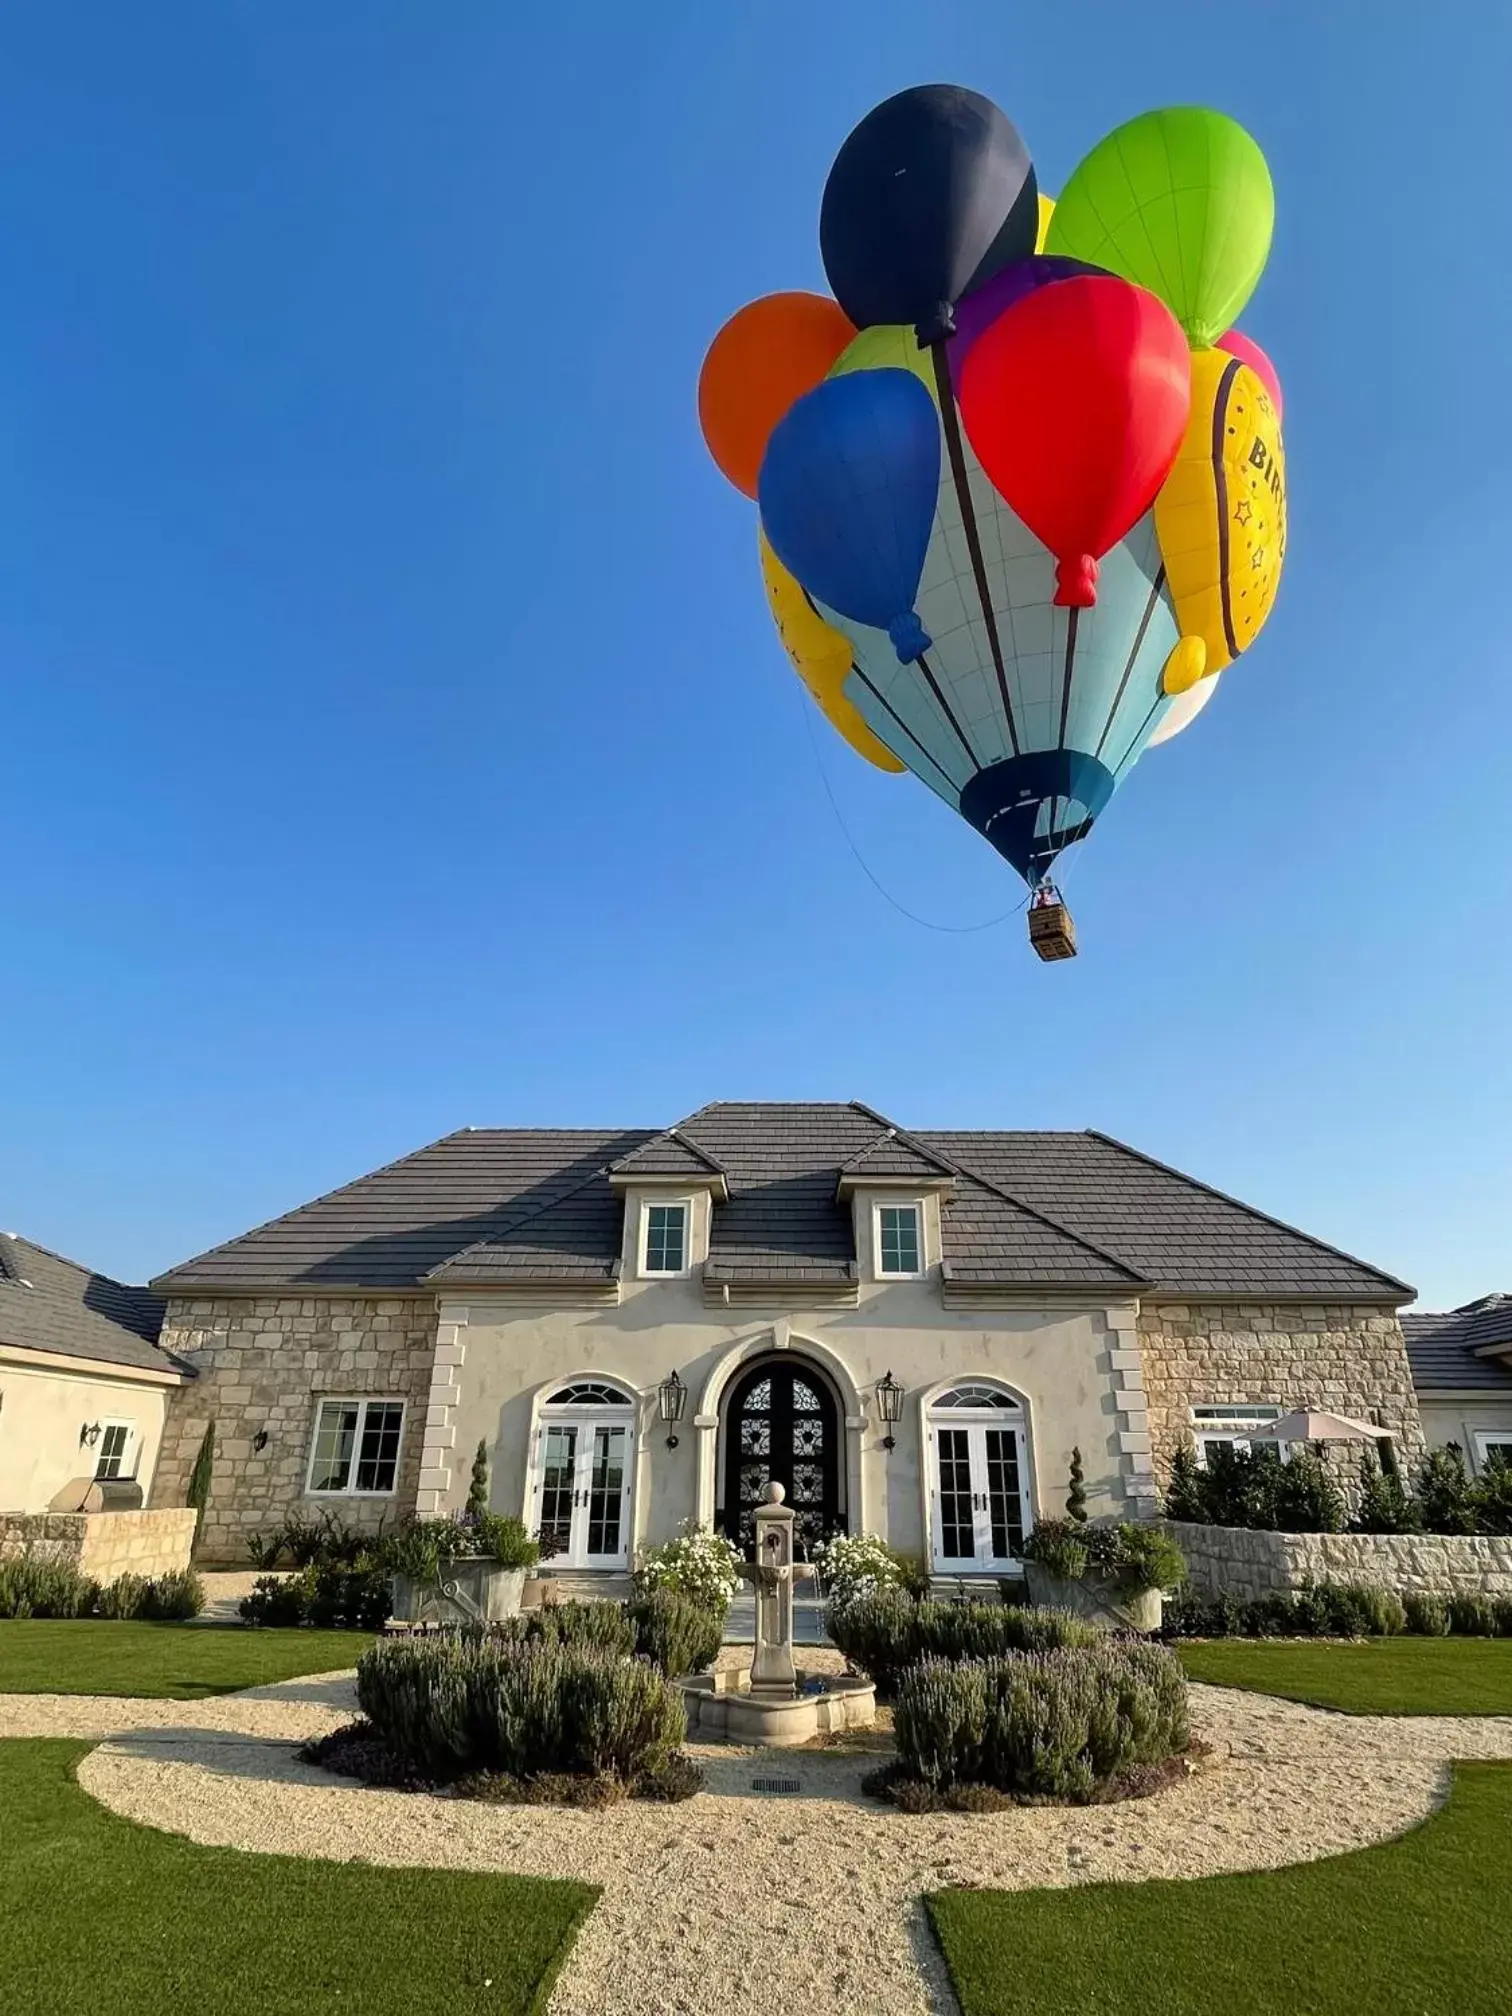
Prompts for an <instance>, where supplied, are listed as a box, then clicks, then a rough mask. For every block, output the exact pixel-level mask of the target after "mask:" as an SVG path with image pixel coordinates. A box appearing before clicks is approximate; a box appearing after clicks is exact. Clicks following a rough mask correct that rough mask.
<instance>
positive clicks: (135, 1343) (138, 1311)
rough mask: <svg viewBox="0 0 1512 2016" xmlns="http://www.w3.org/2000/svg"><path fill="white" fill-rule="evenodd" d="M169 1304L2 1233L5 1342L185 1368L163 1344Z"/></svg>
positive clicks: (1, 1339) (0, 1320)
mask: <svg viewBox="0 0 1512 2016" xmlns="http://www.w3.org/2000/svg"><path fill="white" fill-rule="evenodd" d="M162 1327H163V1302H162V1298H161V1297H160V1296H158V1295H154V1294H152V1293H151V1292H150V1291H149V1290H148V1289H146V1288H128V1287H127V1286H126V1285H125V1284H124V1283H123V1282H120V1281H112V1280H111V1279H110V1278H109V1276H108V1275H105V1274H95V1273H92V1272H91V1270H90V1269H89V1268H88V1267H80V1266H79V1265H78V1264H77V1263H76V1262H75V1261H72V1260H64V1259H63V1258H62V1257H61V1256H60V1255H59V1254H57V1253H50V1252H49V1251H48V1250H47V1248H46V1247H45V1246H37V1245H34V1244H33V1243H32V1241H31V1240H30V1239H21V1238H18V1237H17V1235H16V1234H15V1233H13V1232H0V1344H14V1345H19V1346H21V1347H22V1348H24V1349H26V1350H28V1351H56V1352H58V1353H59V1354H60V1355H61V1356H63V1357H65V1358H94V1359H98V1360H100V1361H101V1362H102V1363H104V1364H107V1365H132V1366H137V1367H139V1368H141V1369H143V1370H147V1371H152V1372H182V1371H184V1370H185V1367H184V1366H182V1365H180V1364H179V1363H178V1361H177V1360H176V1359H173V1358H170V1357H169V1355H168V1353H167V1352H166V1351H160V1350H159V1349H158V1345H157V1336H158V1332H159V1331H160V1330H161V1329H162Z"/></svg>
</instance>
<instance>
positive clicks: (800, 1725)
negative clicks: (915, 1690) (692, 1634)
mask: <svg viewBox="0 0 1512 2016" xmlns="http://www.w3.org/2000/svg"><path fill="white" fill-rule="evenodd" d="M805 1682H807V1683H809V1684H812V1683H814V1682H819V1683H822V1684H820V1685H819V1686H818V1687H817V1688H816V1691H814V1692H813V1693H805V1692H804V1691H803V1687H804V1684H805ZM677 1684H678V1686H679V1687H680V1688H681V1689H682V1697H683V1706H684V1708H685V1709H686V1710H687V1716H688V1736H689V1739H690V1740H691V1741H695V1742H703V1743H750V1744H754V1745H760V1746H762V1747H764V1748H768V1749H773V1750H784V1749H791V1748H793V1746H794V1745H795V1744H799V1743H807V1742H809V1741H810V1740H811V1739H812V1738H813V1737H815V1736H826V1735H830V1734H832V1733H834V1732H835V1731H837V1730H840V1729H869V1728H870V1727H871V1725H872V1723H873V1722H874V1721H875V1720H876V1716H877V1690H876V1688H875V1687H874V1686H873V1685H872V1683H871V1681H870V1680H864V1679H862V1678H861V1676H860V1675H859V1674H849V1673H842V1674H835V1673H815V1674H810V1675H804V1674H800V1675H799V1686H798V1690H797V1691H796V1692H794V1691H793V1690H792V1689H790V1688H785V1687H756V1688H753V1687H752V1685H751V1673H750V1668H749V1667H742V1668H740V1669H739V1670H738V1671H735V1672H725V1673H695V1674H692V1675H690V1676H689V1677H688V1678H687V1679H683V1680H679V1681H678V1683H677Z"/></svg>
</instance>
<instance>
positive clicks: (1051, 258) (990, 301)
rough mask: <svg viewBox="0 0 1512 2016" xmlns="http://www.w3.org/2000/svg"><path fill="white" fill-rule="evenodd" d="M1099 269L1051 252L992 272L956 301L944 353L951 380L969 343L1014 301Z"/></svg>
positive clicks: (956, 375)
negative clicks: (998, 271) (950, 332)
mask: <svg viewBox="0 0 1512 2016" xmlns="http://www.w3.org/2000/svg"><path fill="white" fill-rule="evenodd" d="M1103 270H1104V269H1103V268H1102V267H1101V266H1089V265H1088V264H1087V262H1086V260H1084V259H1061V258H1058V257H1057V256H1056V255H1055V254H1054V253H1052V252H1036V253H1035V254H1034V255H1033V257H1032V258H1029V259H1015V260H1014V262H1013V264H1012V265H1011V266H1005V267H1004V268H1003V270H1002V271H1001V272H1000V273H994V274H993V276H992V278H991V279H990V280H988V281H985V282H984V283H983V284H982V285H981V286H980V287H978V288H977V289H976V290H975V291H974V292H973V293H970V294H968V295H967V296H966V297H965V299H964V300H961V301H958V302H957V303H956V311H955V325H956V326H955V334H954V336H952V337H951V339H950V348H949V352H948V355H949V358H950V376H951V382H952V383H953V384H954V385H956V386H957V387H959V385H960V382H961V370H962V367H963V366H964V364H965V362H966V359H967V357H968V355H969V354H970V351H971V346H972V344H973V343H975V341H976V340H977V338H978V337H979V336H980V335H982V334H983V333H984V332H985V331H986V330H988V329H990V328H991V327H992V325H993V323H994V322H996V321H997V319H998V317H999V316H1000V315H1003V314H1006V313H1007V311H1008V310H1009V309H1010V308H1011V307H1012V306H1013V304H1014V303H1015V302H1016V301H1022V300H1023V299H1024V298H1025V296H1026V295H1029V294H1035V293H1038V291H1039V289H1040V288H1041V287H1049V286H1052V285H1053V284H1054V283H1055V282H1056V281H1057V280H1074V279H1075V278H1076V277H1077V275H1078V274H1082V273H1098V274H1101V273H1102V272H1103Z"/></svg>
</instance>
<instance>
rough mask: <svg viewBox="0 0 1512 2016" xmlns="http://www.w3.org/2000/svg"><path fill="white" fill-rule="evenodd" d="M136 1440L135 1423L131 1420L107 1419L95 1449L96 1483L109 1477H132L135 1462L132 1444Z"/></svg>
mask: <svg viewBox="0 0 1512 2016" xmlns="http://www.w3.org/2000/svg"><path fill="white" fill-rule="evenodd" d="M135 1442H136V1424H135V1422H132V1421H107V1422H106V1423H105V1424H104V1427H103V1429H102V1430H101V1433H100V1445H99V1447H98V1449H96V1451H95V1481H96V1483H99V1482H101V1481H102V1480H104V1479H106V1478H109V1477H134V1476H135V1475H136V1463H135V1455H134V1449H133V1445H134V1443H135Z"/></svg>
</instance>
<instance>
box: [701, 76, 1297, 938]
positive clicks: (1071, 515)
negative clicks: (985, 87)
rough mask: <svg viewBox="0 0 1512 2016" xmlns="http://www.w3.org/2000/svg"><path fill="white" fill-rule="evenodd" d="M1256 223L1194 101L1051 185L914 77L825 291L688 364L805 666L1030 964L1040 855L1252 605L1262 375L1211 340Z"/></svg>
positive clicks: (1224, 316)
mask: <svg viewBox="0 0 1512 2016" xmlns="http://www.w3.org/2000/svg"><path fill="white" fill-rule="evenodd" d="M1271 212H1272V194H1271V187H1270V177H1269V173H1268V171H1267V170H1266V167H1265V163H1264V160H1263V157H1261V155H1260V153H1259V150H1258V148H1256V147H1255V144H1254V142H1253V141H1252V140H1251V139H1250V138H1249V136H1248V134H1246V133H1245V132H1244V131H1243V129H1242V128H1240V127H1238V126H1236V125H1235V124H1234V122H1233V121H1232V120H1228V119H1225V118H1224V117H1223V116H1222V115H1220V114H1218V113H1212V112H1204V111H1201V110H1195V109H1192V108H1178V109H1177V110H1175V111H1169V112H1163V113H1157V114H1151V115H1147V117H1146V118H1145V119H1143V120H1136V121H1133V122H1131V123H1130V125H1129V126H1127V127H1124V128H1120V129H1119V132H1118V133H1117V134H1114V135H1110V136H1109V138H1108V139H1107V140H1106V141H1105V142H1103V143H1102V144H1101V145H1100V146H1099V147H1097V148H1095V149H1094V150H1093V151H1092V153H1091V154H1090V155H1088V157H1087V159H1086V160H1085V161H1084V162H1083V163H1082V165H1081V167H1080V168H1079V169H1078V170H1077V171H1076V173H1075V175H1073V176H1072V178H1071V181H1070V182H1069V183H1068V184H1067V187H1066V189H1065V191H1064V193H1063V194H1062V196H1061V198H1060V200H1059V203H1058V204H1054V205H1052V204H1051V202H1050V200H1049V198H1047V197H1042V196H1041V195H1040V194H1039V191H1038V187H1037V185H1036V182H1035V177H1034V170H1033V167H1032V165H1031V164H1030V161H1029V158H1028V155H1027V153H1026V152H1025V151H1024V148H1023V143H1022V141H1021V140H1020V139H1019V137H1018V134H1017V132H1016V131H1015V129H1014V128H1013V127H1012V125H1011V124H1010V123H1009V122H1008V120H1007V119H1006V118H1005V117H1004V116H1003V114H1002V113H1001V112H999V111H998V110H997V108H996V107H995V106H993V105H991V104H990V103H989V102H988V101H987V100H985V99H982V98H979V97H978V96H977V95H976V94H975V93H972V92H967V91H961V90H957V89H955V88H954V87H947V86H936V85H930V86H924V87H921V88H920V89H918V90H916V91H907V92H903V93H900V94H899V95H898V96H897V97H896V98H892V99H889V100H888V101H887V102H886V104H884V105H881V106H878V107H877V108H876V110H875V111H874V112H872V113H870V114H868V116H867V118H866V119H864V120H863V121H862V122H861V124H860V126H858V127H857V128H856V130H855V131H854V132H853V133H852V134H851V136H850V137H849V139H848V140H847V141H846V142H845V145H844V146H843V147H842V148H841V150H840V154H839V156H838V158H837V159H836V162H835V165H834V167H833V169H832V170H831V173H830V177H829V180H828V182H827V184H826V187H825V191H824V200H823V206H822V213H821V223H820V247H821V252H822V255H823V259H824V266H825V272H826V274H827V276H828V279H829V282H830V286H831V287H832V289H833V291H834V295H835V301H834V302H824V301H822V300H821V299H820V297H794V296H773V297H769V300H770V301H771V302H773V303H793V302H795V301H797V302H802V303H804V304H805V305H803V306H801V307H796V308H795V307H791V306H783V307H780V308H778V307H773V306H763V304H753V309H752V310H751V311H747V313H748V314H751V315H753V316H754V314H755V310H756V309H758V308H759V309H761V311H762V314H763V315H764V316H766V317H768V318H770V321H769V324H764V325H763V327H765V326H770V328H771V330H772V332H773V336H772V342H771V344H770V346H769V345H768V344H767V343H766V342H765V341H764V340H762V332H761V331H760V330H758V329H757V326H756V323H755V321H752V322H751V323H749V324H747V325H745V327H744V328H742V327H740V326H739V325H740V319H741V318H739V317H737V318H736V322H735V325H732V329H733V333H730V332H726V333H725V334H724V335H722V337H721V339H720V342H719V343H717V344H716V346H715V349H716V351H720V347H721V344H722V345H723V346H724V347H723V351H722V353H721V354H720V355H719V356H717V357H716V355H715V354H714V353H713V352H711V356H710V360H709V364H708V365H707V366H706V371H705V381H706V386H707V387H708V399H707V401H706V402H704V404H705V412H704V417H705V422H706V433H707V438H708V439H709V443H710V449H711V452H712V453H713V454H714V455H715V458H716V460H718V461H719V463H720V466H721V467H722V468H724V469H725V471H726V473H727V474H728V475H729V476H730V478H731V480H732V481H734V482H736V483H737V485H738V486H739V487H742V488H744V489H746V490H747V491H748V492H754V494H755V495H756V497H757V499H758V502H759V505H760V515H761V528H762V535H763V536H762V552H761V566H762V574H763V578H764V581H765V585H766V589H767V595H768V600H769V603H770V606H771V609H772V612H773V615H774V616H775V618H776V620H777V623H778V627H779V630H780V632H781V634H782V637H783V641H784V643H785V644H786V646H787V648H788V651H789V654H790V655H791V657H792V659H793V662H794V663H795V665H796V666H797V667H798V670H799V672H800V675H801V676H802V677H803V679H804V681H805V683H806V684H807V686H808V687H809V690H810V692H811V693H812V694H813V695H814V697H815V699H816V700H817V701H818V703H819V705H820V706H821V707H822V708H823V710H824V712H825V713H826V715H827V716H828V718H829V719H830V721H831V722H832V723H833V724H834V725H835V726H836V728H837V729H838V730H839V732H840V733H841V734H842V735H844V736H845V737H846V739H847V740H848V741H849V742H850V743H851V745H852V746H853V747H854V748H856V749H858V750H859V751H860V753H861V754H862V755H863V756H865V757H866V758H867V759H868V760H869V761H871V762H873V763H875V764H877V765H878V767H880V768H888V767H902V768H906V769H907V770H909V771H910V772H911V773H912V774H913V775H914V776H915V777H917V778H918V779H919V780H920V781H921V782H922V783H924V784H926V785H927V786H928V787H929V789H930V790H931V791H933V792H934V793H935V794H936V795H937V796H938V797H939V798H940V799H941V800H942V801H943V802H944V803H945V804H947V805H948V806H949V807H950V808H951V810H952V811H953V812H955V813H957V814H958V815H959V816H960V817H961V818H963V819H965V820H966V821H967V822H968V823H969V824H970V825H971V826H972V827H974V828H975V830H976V831H977V832H978V833H980V834H982V835H983V837H984V838H985V839H986V840H987V841H988V842H989V843H990V844H991V845H992V846H993V847H994V848H995V849H996V850H997V852H998V853H999V854H1000V855H1001V856H1002V857H1003V858H1004V859H1005V860H1006V861H1008V862H1009V863H1011V864H1012V866H1013V867H1014V868H1015V869H1016V870H1017V872H1018V873H1019V874H1020V875H1021V876H1022V877H1023V878H1024V880H1025V882H1026V883H1027V884H1028V886H1029V889H1030V892H1031V908H1030V938H1031V942H1032V943H1033V945H1034V947H1035V950H1036V951H1037V952H1038V953H1039V955H1040V957H1041V958H1045V959H1051V958H1064V957H1069V956H1070V955H1071V954H1073V953H1074V952H1075V950H1076V943H1075V934H1074V932H1073V930H1072V927H1071V922H1070V919H1069V917H1068V916H1067V914H1066V912H1065V908H1064V905H1063V904H1062V903H1061V901H1060V899H1059V896H1058V893H1057V891H1056V888H1055V883H1054V880H1053V877H1054V875H1055V873H1056V869H1057V864H1058V863H1059V861H1060V859H1061V857H1062V855H1063V854H1064V852H1065V850H1066V849H1067V848H1069V847H1071V846H1072V845H1074V844H1076V843H1077V842H1079V841H1081V840H1083V839H1084V838H1085V837H1086V836H1087V835H1088V834H1089V833H1090V832H1091V831H1092V829H1093V827H1094V826H1095V825H1096V824H1097V822H1098V821H1099V820H1100V819H1101V818H1102V815H1103V814H1104V812H1105V811H1106V809H1107V807H1108V805H1109V803H1110V801H1111V800H1112V798H1113V795H1114V793H1115V792H1116V791H1117V789H1118V787H1119V785H1120V784H1121V783H1122V782H1123V781H1124V779H1125V778H1126V777H1127V776H1128V775H1129V773H1130V771H1131V770H1132V769H1133V767H1134V765H1135V764H1136V763H1137V762H1138V760H1139V758H1140V756H1141V755H1142V753H1143V752H1144V750H1145V749H1147V748H1149V747H1152V746H1154V745H1155V744H1157V743H1158V742H1161V741H1166V740H1169V739H1170V738H1171V737H1173V736H1175V735H1177V734H1179V733H1180V732H1182V730H1183V729H1184V728H1185V727H1186V726H1187V725H1188V724H1189V723H1190V722H1191V721H1193V720H1194V719H1195V718H1196V716H1197V715H1198V714H1199V713H1200V712H1201V711H1202V708H1203V707H1204V706H1205V705H1207V704H1208V702H1209V701H1210V699H1211V697H1212V694H1213V691H1214V689H1215V687H1216V683H1217V681H1216V678H1215V677H1214V676H1213V675H1214V674H1215V673H1216V672H1217V670H1218V668H1219V667H1220V666H1221V665H1224V664H1227V663H1228V662H1229V660H1230V659H1231V658H1232V657H1233V656H1235V655H1237V653H1238V652H1239V651H1240V650H1241V649H1242V648H1243V647H1244V645H1245V644H1246V643H1247V642H1248V641H1249V640H1250V638H1252V637H1253V636H1254V634H1255V633H1256V631H1257V630H1258V629H1259V627H1260V625H1261V623H1263V622H1264V620H1265V616H1266V614H1267V613H1268V610H1269V608H1270V603H1271V599H1272V598H1273V596H1274V593H1275V584H1276V577H1277V575H1278V573H1279V569H1280V561H1281V554H1282V552H1283V550H1284V542H1285V463H1284V457H1283V451H1282V446H1281V438H1280V413H1279V397H1280V387H1279V382H1277V381H1275V379H1274V373H1273V371H1272V370H1271V367H1270V364H1269V359H1267V358H1265V356H1264V353H1263V352H1261V351H1259V350H1258V349H1257V348H1256V347H1255V346H1254V345H1253V344H1252V343H1251V342H1250V339H1248V338H1246V337H1244V336H1242V335H1241V334H1240V332H1238V331H1237V330H1235V329H1234V328H1233V327H1232V323H1233V319H1234V317H1235V316H1236V315H1237V314H1238V313H1239V312H1240V310H1241V309H1242V307H1243V305H1244V303H1245V301H1246V300H1247V299H1248V297H1249V294H1250V292H1251V291H1252V289H1253V287H1254V285H1255V282H1256V280H1257V279H1258V277H1259V274H1260V270H1261V268H1262V267H1263V265H1264V260H1265V253H1266V248H1267V247H1268V245H1269V241H1270V231H1271ZM815 302H818V305H817V306H815V305H812V304H814V303H815ZM853 332H854V333H853ZM750 339H754V340H750ZM1219 343H1221V344H1222V345H1223V346H1224V347H1222V348H1213V347H1211V346H1213V345H1214V344H1219ZM742 344H744V345H745V346H746V347H745V349H744V351H743V352H742ZM821 368H822V369H823V370H824V373H825V375H824V376H823V378H822V381H820V382H816V373H817V372H818V371H819V370H821ZM1267 374H1269V375H1267ZM716 409H717V410H716ZM753 464H759V466H754V467H753Z"/></svg>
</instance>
